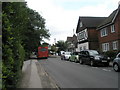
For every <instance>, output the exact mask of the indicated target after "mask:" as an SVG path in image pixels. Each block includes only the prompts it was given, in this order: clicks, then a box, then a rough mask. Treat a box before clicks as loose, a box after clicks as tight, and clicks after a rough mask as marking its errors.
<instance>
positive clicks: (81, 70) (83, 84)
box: [38, 57, 119, 88]
mask: <svg viewBox="0 0 120 90" xmlns="http://www.w3.org/2000/svg"><path fill="white" fill-rule="evenodd" d="M38 61H39V62H40V64H41V65H42V67H43V68H44V69H45V71H46V72H47V73H48V74H49V75H50V76H51V77H52V78H53V79H54V80H55V82H56V83H57V85H58V86H59V87H60V88H118V74H119V73H117V72H115V71H114V70H113V69H112V67H103V66H100V67H91V66H89V65H80V64H79V63H74V62H69V61H64V60H60V57H58V58H48V59H39V60H38Z"/></svg>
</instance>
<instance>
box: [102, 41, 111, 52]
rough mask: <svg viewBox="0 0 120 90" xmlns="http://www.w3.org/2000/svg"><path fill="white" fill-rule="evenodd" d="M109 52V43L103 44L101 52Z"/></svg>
mask: <svg viewBox="0 0 120 90" xmlns="http://www.w3.org/2000/svg"><path fill="white" fill-rule="evenodd" d="M109 50H110V44H109V43H103V44H102V51H103V52H107V51H109Z"/></svg>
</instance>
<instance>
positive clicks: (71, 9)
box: [25, 0, 119, 44]
mask: <svg viewBox="0 0 120 90" xmlns="http://www.w3.org/2000/svg"><path fill="white" fill-rule="evenodd" d="M25 1H26V2H27V5H28V7H29V8H31V9H33V10H35V11H37V12H38V13H39V14H40V15H41V16H42V17H43V18H44V19H45V22H46V24H45V25H46V28H47V29H49V32H50V34H51V37H50V40H45V41H46V42H48V43H50V44H54V43H55V42H57V41H59V40H64V41H66V39H67V37H72V36H73V34H75V32H76V27H77V23H78V19H79V16H95V17H108V16H109V15H110V14H111V13H112V12H113V11H114V10H115V9H117V8H118V2H119V0H25Z"/></svg>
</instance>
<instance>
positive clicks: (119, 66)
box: [113, 52, 120, 72]
mask: <svg viewBox="0 0 120 90" xmlns="http://www.w3.org/2000/svg"><path fill="white" fill-rule="evenodd" d="M113 69H114V70H115V71H116V72H118V71H120V52H119V53H118V54H117V56H116V58H115V59H114V60H113Z"/></svg>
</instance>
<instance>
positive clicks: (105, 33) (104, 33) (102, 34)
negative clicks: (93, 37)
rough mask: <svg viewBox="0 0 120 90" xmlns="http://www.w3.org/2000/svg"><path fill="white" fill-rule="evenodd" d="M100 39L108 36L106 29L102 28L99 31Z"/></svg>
mask: <svg viewBox="0 0 120 90" xmlns="http://www.w3.org/2000/svg"><path fill="white" fill-rule="evenodd" d="M100 33H101V37H104V36H107V35H108V30H107V28H103V29H101V30H100Z"/></svg>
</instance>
